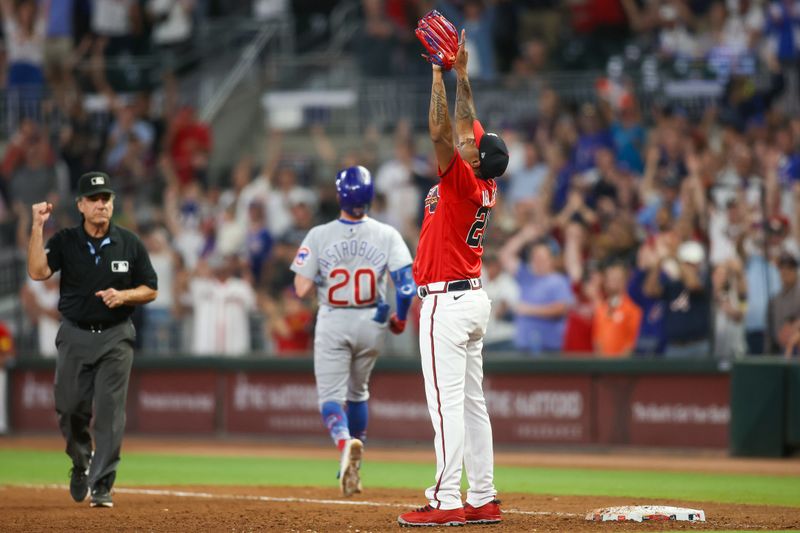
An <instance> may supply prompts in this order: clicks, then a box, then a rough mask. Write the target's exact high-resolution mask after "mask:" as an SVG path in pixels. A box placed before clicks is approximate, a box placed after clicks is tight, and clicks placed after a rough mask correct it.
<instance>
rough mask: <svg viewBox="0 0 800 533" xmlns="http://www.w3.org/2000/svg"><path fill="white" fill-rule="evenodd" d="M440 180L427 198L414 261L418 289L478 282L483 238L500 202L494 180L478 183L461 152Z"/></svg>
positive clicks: (441, 172) (441, 175)
mask: <svg viewBox="0 0 800 533" xmlns="http://www.w3.org/2000/svg"><path fill="white" fill-rule="evenodd" d="M439 177H440V178H441V179H440V180H439V184H438V185H435V186H433V187H432V188H431V190H430V191H429V192H428V196H427V197H426V198H425V218H424V219H423V221H422V231H421V232H420V236H419V247H418V248H417V257H416V259H414V281H416V282H417V285H426V284H428V283H432V282H435V281H454V280H459V279H468V278H478V277H480V275H481V256H482V255H483V235H484V232H485V231H486V224H487V223H488V222H489V213H490V212H491V209H492V207H494V204H495V202H496V200H497V183H495V181H494V179H490V180H482V179H480V178H477V177H476V176H475V173H474V172H473V171H472V167H471V166H469V164H468V163H467V162H466V161H464V160H463V159H461V154H459V153H458V150H456V151H455V154H454V155H453V159H452V160H451V161H450V164H449V165H448V166H447V168H446V169H445V170H444V171H442V170H441V169H439Z"/></svg>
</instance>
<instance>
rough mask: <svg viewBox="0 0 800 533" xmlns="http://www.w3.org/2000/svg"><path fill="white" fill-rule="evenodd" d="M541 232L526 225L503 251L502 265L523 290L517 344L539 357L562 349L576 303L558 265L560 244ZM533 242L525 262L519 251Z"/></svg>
mask: <svg viewBox="0 0 800 533" xmlns="http://www.w3.org/2000/svg"><path fill="white" fill-rule="evenodd" d="M541 235H542V232H541V230H540V229H539V228H538V227H537V226H534V225H528V226H525V227H523V228H522V229H521V230H520V231H519V232H518V233H517V234H516V235H514V236H513V237H512V238H511V239H509V240H508V242H507V243H506V244H505V246H503V248H502V249H501V250H500V261H501V262H502V264H503V268H504V269H505V270H506V271H507V272H509V273H510V274H512V275H513V276H515V278H516V280H517V283H518V284H519V289H520V296H519V302H518V304H517V307H516V313H515V320H514V322H515V326H516V334H515V338H514V345H515V347H516V348H517V349H519V350H523V351H525V352H527V353H528V354H530V355H536V356H538V355H541V354H543V353H553V352H559V351H560V350H561V349H562V346H563V343H564V331H565V329H566V324H567V313H568V312H569V309H570V307H571V306H572V305H573V303H574V296H573V294H572V290H571V288H570V283H569V279H568V278H567V276H565V275H564V274H562V273H560V272H558V271H556V268H555V256H556V255H557V252H556V250H554V248H555V247H557V245H556V244H555V243H554V242H553V241H550V240H548V239H546V238H542V236H541ZM531 242H533V245H532V246H530V247H529V250H528V261H527V263H523V262H522V261H521V259H520V256H519V254H520V252H521V251H522V249H523V248H525V247H526V246H527V245H528V244H530V243H531Z"/></svg>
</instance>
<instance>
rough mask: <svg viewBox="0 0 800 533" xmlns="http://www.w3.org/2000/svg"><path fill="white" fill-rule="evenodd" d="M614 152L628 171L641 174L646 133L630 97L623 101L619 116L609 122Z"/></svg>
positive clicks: (636, 107)
mask: <svg viewBox="0 0 800 533" xmlns="http://www.w3.org/2000/svg"><path fill="white" fill-rule="evenodd" d="M611 138H612V139H613V142H614V153H615V155H616V157H617V160H619V162H620V164H621V165H624V166H626V167H627V169H628V170H629V171H632V172H635V173H637V174H641V173H642V172H643V171H644V161H643V160H642V153H643V152H644V147H645V142H646V140H647V134H646V132H645V129H644V126H642V123H641V117H640V116H639V108H638V106H637V105H636V103H635V101H634V100H633V99H632V98H627V99H626V100H624V101H623V103H622V106H621V107H620V111H619V116H618V117H617V119H616V120H615V121H614V122H613V123H612V124H611Z"/></svg>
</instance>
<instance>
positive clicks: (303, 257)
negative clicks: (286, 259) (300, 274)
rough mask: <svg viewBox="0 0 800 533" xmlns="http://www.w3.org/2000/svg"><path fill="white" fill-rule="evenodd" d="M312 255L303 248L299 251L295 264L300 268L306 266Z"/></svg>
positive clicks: (295, 257)
mask: <svg viewBox="0 0 800 533" xmlns="http://www.w3.org/2000/svg"><path fill="white" fill-rule="evenodd" d="M310 255H311V250H309V249H308V248H307V247H305V246H301V247H300V249H299V250H297V255H295V256H294V264H295V265H297V266H299V267H301V266H303V265H305V264H306V261H307V260H308V257H309V256H310Z"/></svg>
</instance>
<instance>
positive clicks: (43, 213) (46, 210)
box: [32, 202, 53, 226]
mask: <svg viewBox="0 0 800 533" xmlns="http://www.w3.org/2000/svg"><path fill="white" fill-rule="evenodd" d="M32 211H33V225H34V226H43V225H44V223H45V222H47V220H48V219H49V218H50V213H52V212H53V204H51V203H50V202H39V203H38V204H33V207H32Z"/></svg>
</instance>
